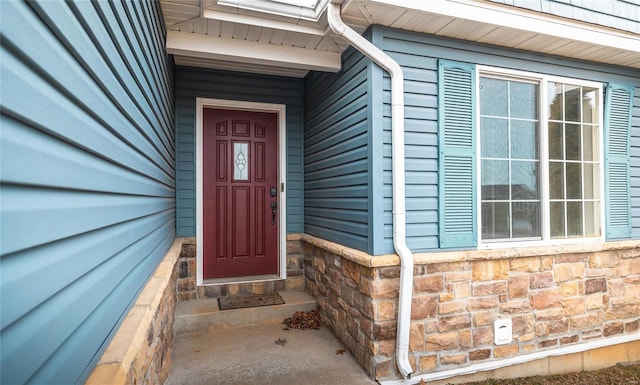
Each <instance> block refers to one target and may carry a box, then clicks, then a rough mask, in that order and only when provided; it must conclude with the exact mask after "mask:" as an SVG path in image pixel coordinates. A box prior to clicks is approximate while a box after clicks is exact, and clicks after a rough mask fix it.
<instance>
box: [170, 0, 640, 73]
mask: <svg viewBox="0 0 640 385" xmlns="http://www.w3.org/2000/svg"><path fill="white" fill-rule="evenodd" d="M327 2H328V0H317V1H313V0H305V1H290V0H286V1H285V0H160V3H161V5H162V12H163V17H164V21H165V25H166V27H167V51H168V53H170V54H173V55H174V57H175V61H176V64H178V65H188V66H196V67H205V68H217V69H227V70H229V69H230V70H237V71H244V72H253V73H265V74H272V75H283V76H294V77H303V76H305V75H306V73H307V72H308V71H310V70H318V71H338V70H339V69H340V54H341V53H342V51H343V50H344V49H346V48H347V46H348V45H347V44H346V43H345V42H344V41H343V40H342V39H340V38H339V37H337V36H336V35H334V34H333V32H331V31H330V30H329V28H328V24H327V18H326V12H325V9H326V4H327ZM302 4H306V5H302ZM343 19H344V21H345V22H346V23H347V24H349V25H350V26H351V27H353V28H354V29H355V30H357V31H359V32H362V31H364V30H365V29H366V28H367V27H368V26H370V25H372V24H378V25H383V26H388V27H392V28H399V29H405V30H409V31H415V32H421V33H427V34H433V35H438V36H446V37H452V38H457V39H464V40H470V41H474V42H478V43H484V44H492V45H498V46H504V47H510V48H516V49H522V50H527V51H533V52H541V53H546V54H551V55H558V56H565V57H570V58H574V59H580V60H588V61H594V62H601V63H607V64H614V65H621V66H626V67H632V68H640V36H639V35H637V34H634V33H631V32H626V31H621V30H616V29H612V28H605V27H600V26H596V25H594V24H589V23H586V22H579V21H573V20H567V19H564V18H560V17H555V16H552V15H547V14H541V13H537V12H534V11H528V10H524V9H521V8H516V7H512V6H505V5H501V4H496V3H492V2H488V1H482V0H429V1H421V0H346V1H345V3H344V4H343Z"/></svg>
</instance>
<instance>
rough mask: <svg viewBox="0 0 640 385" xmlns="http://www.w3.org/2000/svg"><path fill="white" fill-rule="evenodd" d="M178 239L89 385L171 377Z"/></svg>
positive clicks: (137, 384)
mask: <svg viewBox="0 0 640 385" xmlns="http://www.w3.org/2000/svg"><path fill="white" fill-rule="evenodd" d="M182 243H183V239H176V241H175V242H174V243H173V245H172V246H171V248H170V249H169V251H168V252H167V254H166V256H165V257H164V259H163V260H162V262H161V263H160V265H159V266H158V268H157V269H156V271H155V272H154V273H153V276H152V277H151V279H150V280H149V282H147V284H146V286H145V287H144V289H143V290H142V292H141V293H140V295H139V296H138V299H137V300H136V303H135V305H134V306H133V308H131V310H130V311H129V314H127V317H126V318H125V320H124V322H123V323H122V325H121V326H120V328H119V329H118V332H117V333H116V335H115V336H114V338H113V340H112V341H111V343H110V344H109V346H108V347H107V350H106V351H105V352H104V354H103V355H102V357H101V358H100V361H99V362H98V365H97V366H96V367H95V368H94V370H93V372H92V373H91V375H90V377H89V379H88V380H87V382H86V385H109V384H113V385H145V384H148V385H155V384H163V383H164V382H165V380H166V379H167V377H168V376H169V366H170V363H171V348H172V346H173V335H174V334H173V322H174V319H175V309H176V290H175V287H176V286H175V285H176V281H177V279H178V269H177V267H176V261H177V260H178V255H179V254H180V251H181V248H182Z"/></svg>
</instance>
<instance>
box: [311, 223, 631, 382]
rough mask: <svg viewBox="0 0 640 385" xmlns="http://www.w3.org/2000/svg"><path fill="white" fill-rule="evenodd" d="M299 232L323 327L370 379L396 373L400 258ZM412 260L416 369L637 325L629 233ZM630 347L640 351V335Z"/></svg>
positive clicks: (573, 340)
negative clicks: (504, 339)
mask: <svg viewBox="0 0 640 385" xmlns="http://www.w3.org/2000/svg"><path fill="white" fill-rule="evenodd" d="M303 240H304V241H305V244H304V255H305V270H306V271H305V276H306V286H307V290H308V291H309V292H311V293H312V294H313V295H314V297H315V298H316V300H317V302H318V308H319V309H320V310H321V312H322V314H323V316H324V320H325V323H326V324H327V326H328V327H329V328H330V329H331V330H332V331H333V332H334V333H335V335H336V336H337V337H338V338H339V339H340V341H342V343H343V344H345V346H346V347H347V348H348V349H349V350H350V351H351V353H352V354H353V355H354V356H355V357H356V359H357V361H358V362H359V364H360V365H361V366H362V367H363V368H364V369H365V370H366V371H367V372H368V373H369V374H370V375H371V376H372V377H373V378H375V379H377V380H388V379H397V378H400V375H399V374H398V372H397V369H396V365H395V338H396V317H397V307H398V287H399V275H400V274H399V267H398V264H399V260H398V258H397V257H396V256H395V255H387V256H380V257H373V256H369V255H367V254H365V253H360V252H357V251H354V250H351V249H348V248H345V247H342V246H340V245H337V244H333V243H330V242H326V241H323V240H319V239H317V238H314V237H310V236H306V235H303ZM415 261H416V265H415V270H414V292H413V301H412V309H411V310H412V311H411V320H412V321H411V331H410V347H409V349H410V362H411V364H412V367H413V368H414V369H415V373H414V376H415V375H419V374H425V373H432V372H437V371H442V370H447V369H453V368H460V367H464V366H467V365H470V364H476V363H480V362H489V361H493V360H499V359H503V358H508V357H515V356H518V355H523V354H527V353H532V352H534V351H541V350H549V349H553V348H558V347H563V346H568V345H572V344H574V345H575V344H578V343H582V342H587V341H594V340H603V339H606V338H607V337H610V336H615V335H623V334H634V333H638V332H639V326H640V325H639V323H640V242H637V241H628V242H611V243H606V244H598V245H595V244H593V245H580V246H563V247H555V248H554V247H534V248H521V249H513V250H511V249H510V250H493V251H491V250H487V251H467V252H449V253H444V252H443V253H432V254H420V255H416V256H415ZM507 317H508V318H511V319H512V320H513V340H512V342H511V343H509V344H506V345H500V346H496V345H495V344H494V343H493V338H494V336H493V322H494V320H495V319H497V318H507ZM633 346H635V349H634V350H639V349H638V348H640V341H636V342H634V345H633ZM624 349H626V350H624ZM629 349H630V348H623V351H624V352H627V353H628V352H629ZM634 354H635V355H634V356H633V357H634V359H635V360H640V352H636V353H634ZM617 357H621V358H620V359H621V360H627V359H628V358H629V357H631V355H629V354H626V353H625V354H622V355H620V356H617ZM580 360H582V358H580ZM580 363H581V364H582V361H580ZM614 364H615V362H614ZM583 367H587V366H586V365H585V366H583ZM540 374H548V373H540Z"/></svg>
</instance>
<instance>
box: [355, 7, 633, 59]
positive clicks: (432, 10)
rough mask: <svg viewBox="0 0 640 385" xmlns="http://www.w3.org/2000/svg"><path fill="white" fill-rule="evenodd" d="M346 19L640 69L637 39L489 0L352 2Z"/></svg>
mask: <svg viewBox="0 0 640 385" xmlns="http://www.w3.org/2000/svg"><path fill="white" fill-rule="evenodd" d="M399 11H400V12H399ZM417 15H419V16H417ZM343 17H344V19H345V20H346V21H348V22H349V24H351V25H353V24H356V25H359V26H361V27H366V26H367V25H371V24H379V25H384V26H389V27H393V28H399V29H406V30H410V31H416V32H423V33H430V34H435V35H439V36H446V37H453V38H458V39H464V40H470V41H477V42H481V43H486V44H495V45H500V46H504V47H512V48H517V49H524V50H528V51H534V52H543V53H552V54H554V55H560V56H566V57H572V58H576V59H584V60H591V61H596V62H603V63H609V64H616V65H623V66H628V67H634V68H640V36H639V35H637V34H633V33H631V32H626V31H620V30H615V29H612V28H606V27H600V26H597V25H593V24H589V23H586V22H580V21H574V20H569V19H566V18H561V17H556V16H553V15H548V14H543V13H538V12H534V11H529V10H524V9H522V8H517V7H514V6H507V5H502V4H496V3H490V2H487V1H479V0H429V1H416V0H347V1H345V4H344V5H343ZM549 46H554V47H555V49H551V50H550V49H549ZM564 46H566V47H567V48H568V49H567V50H566V51H565V50H563V49H562V47H564ZM569 48H570V49H569ZM594 52H597V53H598V54H594Z"/></svg>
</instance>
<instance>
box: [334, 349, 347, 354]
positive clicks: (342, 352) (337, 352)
mask: <svg viewBox="0 0 640 385" xmlns="http://www.w3.org/2000/svg"><path fill="white" fill-rule="evenodd" d="M345 352H346V350H344V349H338V350H336V354H339V355H343V354H344V353H345Z"/></svg>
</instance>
